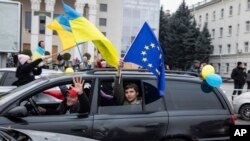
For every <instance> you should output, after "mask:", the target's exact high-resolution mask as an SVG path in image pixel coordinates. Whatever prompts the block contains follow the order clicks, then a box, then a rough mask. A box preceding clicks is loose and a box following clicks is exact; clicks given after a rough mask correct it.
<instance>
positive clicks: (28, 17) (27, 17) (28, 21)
mask: <svg viewBox="0 0 250 141" xmlns="http://www.w3.org/2000/svg"><path fill="white" fill-rule="evenodd" d="M25 30H26V31H27V32H28V33H30V32H31V12H25Z"/></svg>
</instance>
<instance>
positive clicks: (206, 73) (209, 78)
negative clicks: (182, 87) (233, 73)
mask: <svg viewBox="0 0 250 141" xmlns="http://www.w3.org/2000/svg"><path fill="white" fill-rule="evenodd" d="M201 78H202V80H204V81H203V84H204V85H209V86H210V87H212V88H215V87H219V86H220V85H221V84H222V79H221V77H220V76H219V75H218V74H215V70H214V67H213V66H211V65H206V66H204V67H203V68H202V70H201ZM206 90H207V89H206Z"/></svg>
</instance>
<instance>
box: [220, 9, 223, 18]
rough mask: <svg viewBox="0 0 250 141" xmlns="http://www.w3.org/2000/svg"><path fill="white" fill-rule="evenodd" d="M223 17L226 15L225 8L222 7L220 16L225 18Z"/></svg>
mask: <svg viewBox="0 0 250 141" xmlns="http://www.w3.org/2000/svg"><path fill="white" fill-rule="evenodd" d="M223 17H224V9H221V11H220V18H221V19H223Z"/></svg>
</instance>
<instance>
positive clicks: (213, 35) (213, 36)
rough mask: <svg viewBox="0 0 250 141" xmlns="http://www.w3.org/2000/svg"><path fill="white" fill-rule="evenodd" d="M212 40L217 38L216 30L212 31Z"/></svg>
mask: <svg viewBox="0 0 250 141" xmlns="http://www.w3.org/2000/svg"><path fill="white" fill-rule="evenodd" d="M212 38H215V29H212Z"/></svg>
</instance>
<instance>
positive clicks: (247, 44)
mask: <svg viewBox="0 0 250 141" xmlns="http://www.w3.org/2000/svg"><path fill="white" fill-rule="evenodd" d="M248 46H249V43H248V42H245V52H248Z"/></svg>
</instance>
